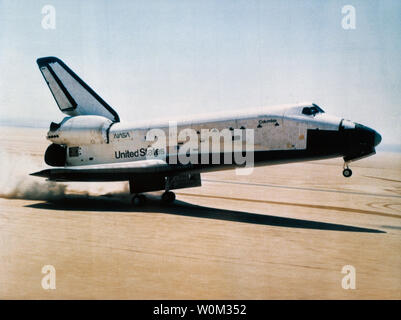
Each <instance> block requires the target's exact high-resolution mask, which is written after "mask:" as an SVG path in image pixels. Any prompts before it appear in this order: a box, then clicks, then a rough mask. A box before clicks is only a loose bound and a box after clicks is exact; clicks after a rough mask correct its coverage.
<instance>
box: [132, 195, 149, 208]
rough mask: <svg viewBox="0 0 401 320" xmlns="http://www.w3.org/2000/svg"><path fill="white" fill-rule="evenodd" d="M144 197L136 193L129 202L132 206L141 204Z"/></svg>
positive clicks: (143, 201) (144, 199)
mask: <svg viewBox="0 0 401 320" xmlns="http://www.w3.org/2000/svg"><path fill="white" fill-rule="evenodd" d="M145 201H146V197H145V196H144V195H143V194H136V195H134V196H133V197H132V199H131V203H132V204H133V205H134V206H141V205H143V204H144V203H145Z"/></svg>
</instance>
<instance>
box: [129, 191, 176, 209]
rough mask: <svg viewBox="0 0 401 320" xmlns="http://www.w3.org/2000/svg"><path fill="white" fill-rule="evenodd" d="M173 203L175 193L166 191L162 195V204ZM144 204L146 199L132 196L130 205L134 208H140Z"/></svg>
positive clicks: (139, 195) (141, 195)
mask: <svg viewBox="0 0 401 320" xmlns="http://www.w3.org/2000/svg"><path fill="white" fill-rule="evenodd" d="M174 201H175V193H174V192H172V191H166V192H164V193H163V194H162V202H163V203H165V204H170V203H173V202H174ZM145 203H146V197H145V195H143V194H134V195H133V196H132V198H131V204H132V205H133V206H135V207H139V206H142V205H144V204H145Z"/></svg>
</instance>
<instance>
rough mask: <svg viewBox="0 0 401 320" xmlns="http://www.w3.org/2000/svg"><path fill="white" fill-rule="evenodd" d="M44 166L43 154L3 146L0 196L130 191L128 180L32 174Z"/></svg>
mask: <svg viewBox="0 0 401 320" xmlns="http://www.w3.org/2000/svg"><path fill="white" fill-rule="evenodd" d="M41 169H43V160H42V159H41V158H38V157H34V156H31V155H29V154H17V153H10V152H7V151H5V150H0V198H5V199H24V200H45V201H59V200H64V199H66V200H68V199H69V198H77V197H79V198H80V199H85V198H88V199H90V198H93V197H99V196H107V197H117V198H118V197H123V198H125V197H126V196H127V194H128V193H129V191H128V184H127V183H124V182H118V183H79V182H76V183H60V182H54V181H47V180H45V179H43V178H40V177H34V176H30V175H29V174H30V173H32V172H36V171H39V170H41Z"/></svg>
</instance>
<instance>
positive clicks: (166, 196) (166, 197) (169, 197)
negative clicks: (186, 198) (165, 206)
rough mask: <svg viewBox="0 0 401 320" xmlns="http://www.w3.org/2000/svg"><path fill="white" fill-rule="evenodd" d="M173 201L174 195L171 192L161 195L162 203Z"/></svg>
mask: <svg viewBox="0 0 401 320" xmlns="http://www.w3.org/2000/svg"><path fill="white" fill-rule="evenodd" d="M174 200H175V193H174V192H172V191H166V192H165V193H163V195H162V201H163V202H164V203H173V202H174Z"/></svg>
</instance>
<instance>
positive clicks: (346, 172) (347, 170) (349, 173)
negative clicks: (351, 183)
mask: <svg viewBox="0 0 401 320" xmlns="http://www.w3.org/2000/svg"><path fill="white" fill-rule="evenodd" d="M343 176H344V177H346V178H349V177H351V176H352V170H351V169H350V168H348V163H347V162H345V163H344V170H343Z"/></svg>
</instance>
